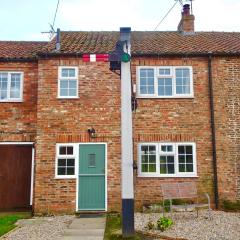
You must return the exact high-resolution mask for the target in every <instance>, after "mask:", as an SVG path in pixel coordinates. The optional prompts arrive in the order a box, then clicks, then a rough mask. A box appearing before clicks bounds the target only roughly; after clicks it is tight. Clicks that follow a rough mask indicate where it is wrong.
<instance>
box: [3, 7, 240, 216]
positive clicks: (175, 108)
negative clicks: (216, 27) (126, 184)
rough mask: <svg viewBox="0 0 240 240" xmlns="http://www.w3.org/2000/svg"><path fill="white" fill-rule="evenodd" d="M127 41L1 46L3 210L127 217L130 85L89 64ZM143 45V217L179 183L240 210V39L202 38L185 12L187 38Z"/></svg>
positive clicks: (135, 38)
mask: <svg viewBox="0 0 240 240" xmlns="http://www.w3.org/2000/svg"><path fill="white" fill-rule="evenodd" d="M118 39H119V32H84V31H79V32H75V31H74V32H73V31H61V33H60V39H59V40H60V41H59V43H58V44H57V48H56V38H54V39H53V40H52V41H50V42H24V41H0V209H9V208H26V207H30V206H32V207H33V211H34V212H35V213H36V214H40V213H71V212H75V211H79V210H98V211H99V210H103V211H119V210H120V209H121V119H120V98H121V95H120V77H119V75H118V74H117V73H116V72H113V71H110V69H109V62H101V61H100V62H98V61H96V62H93V61H89V62H86V61H83V58H82V56H83V54H108V53H109V52H111V51H113V50H114V48H115V44H116V42H117V40H118ZM131 45H132V47H131V55H132V58H131V71H132V72H131V74H132V82H133V95H134V96H135V97H136V99H137V103H138V104H137V105H138V106H137V109H136V110H135V111H134V112H133V140H134V162H135V163H136V164H135V165H136V166H137V169H136V170H135V169H133V171H134V189H135V206H136V208H137V209H139V208H140V207H141V206H142V205H143V204H146V203H155V202H159V201H161V188H160V185H161V183H162V182H173V181H174V182H178V181H195V182H196V183H197V186H198V190H199V191H200V192H206V191H207V192H209V193H210V196H211V200H212V203H214V202H216V201H218V198H219V202H220V203H221V202H222V201H223V200H224V199H230V200H232V201H235V200H239V199H240V172H239V171H240V151H239V149H240V33H238V32H195V31H194V16H193V15H192V14H191V13H190V12H189V9H188V6H186V5H185V8H184V10H183V12H182V19H181V22H180V24H179V26H178V30H177V31H166V32H164V31H163V32H162V31H161V32H160V31H153V32H148V31H133V32H132V33H131ZM129 104H131V103H129Z"/></svg>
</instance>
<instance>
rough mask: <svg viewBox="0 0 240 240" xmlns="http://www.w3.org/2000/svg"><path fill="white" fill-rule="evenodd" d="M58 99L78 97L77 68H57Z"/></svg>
mask: <svg viewBox="0 0 240 240" xmlns="http://www.w3.org/2000/svg"><path fill="white" fill-rule="evenodd" d="M58 97H59V98H77V97H78V68H77V67H59V69H58Z"/></svg>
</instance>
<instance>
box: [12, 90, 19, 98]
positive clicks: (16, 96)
mask: <svg viewBox="0 0 240 240" xmlns="http://www.w3.org/2000/svg"><path fill="white" fill-rule="evenodd" d="M10 98H20V90H19V91H12V90H11V91H10Z"/></svg>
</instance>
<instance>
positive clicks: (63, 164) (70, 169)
mask: <svg viewBox="0 0 240 240" xmlns="http://www.w3.org/2000/svg"><path fill="white" fill-rule="evenodd" d="M75 162H76V155H75V149H74V145H69V144H66V145H64V144H58V145H57V159H56V176H57V177H63V178H64V177H65V178H66V177H73V176H75Z"/></svg>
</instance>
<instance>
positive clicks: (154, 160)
mask: <svg viewBox="0 0 240 240" xmlns="http://www.w3.org/2000/svg"><path fill="white" fill-rule="evenodd" d="M149 163H156V155H149Z"/></svg>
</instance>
